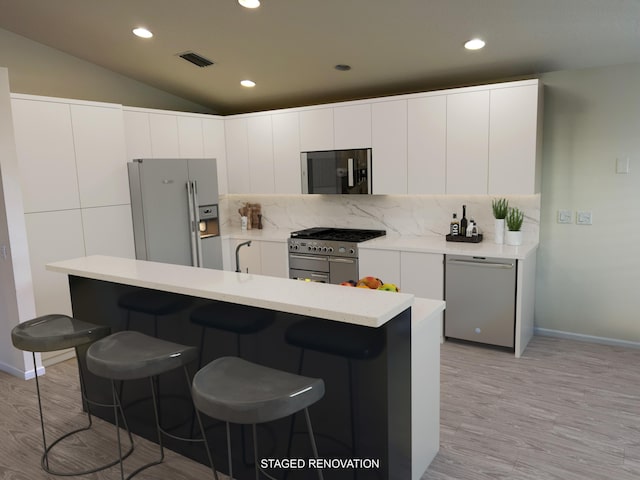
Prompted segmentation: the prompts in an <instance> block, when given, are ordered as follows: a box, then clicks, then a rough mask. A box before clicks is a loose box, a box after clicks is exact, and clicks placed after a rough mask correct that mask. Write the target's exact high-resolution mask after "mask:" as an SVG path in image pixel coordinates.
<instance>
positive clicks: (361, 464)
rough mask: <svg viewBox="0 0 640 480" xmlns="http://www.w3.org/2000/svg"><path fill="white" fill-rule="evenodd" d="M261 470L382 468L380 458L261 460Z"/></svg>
mask: <svg viewBox="0 0 640 480" xmlns="http://www.w3.org/2000/svg"><path fill="white" fill-rule="evenodd" d="M260 468H291V469H303V468H323V469H345V470H348V469H365V470H372V469H377V468H380V459H378V458H261V459H260Z"/></svg>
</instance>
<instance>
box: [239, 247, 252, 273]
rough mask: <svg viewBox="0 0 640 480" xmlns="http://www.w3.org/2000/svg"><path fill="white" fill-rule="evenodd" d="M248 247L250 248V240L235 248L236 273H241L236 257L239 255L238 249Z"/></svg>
mask: <svg viewBox="0 0 640 480" xmlns="http://www.w3.org/2000/svg"><path fill="white" fill-rule="evenodd" d="M245 245H246V246H247V247H250V246H251V240H249V241H247V242H242V243H241V244H239V245H238V246H237V247H236V272H241V271H242V270H240V258H239V256H238V254H239V253H240V247H244V246H245Z"/></svg>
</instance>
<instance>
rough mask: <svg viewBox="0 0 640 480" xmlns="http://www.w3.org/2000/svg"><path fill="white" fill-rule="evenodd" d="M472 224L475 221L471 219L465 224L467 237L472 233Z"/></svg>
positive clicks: (473, 224)
mask: <svg viewBox="0 0 640 480" xmlns="http://www.w3.org/2000/svg"><path fill="white" fill-rule="evenodd" d="M474 226H475V223H474V222H473V219H471V220H469V224H468V225H467V233H466V236H467V237H468V238H471V236H472V235H473V227H474Z"/></svg>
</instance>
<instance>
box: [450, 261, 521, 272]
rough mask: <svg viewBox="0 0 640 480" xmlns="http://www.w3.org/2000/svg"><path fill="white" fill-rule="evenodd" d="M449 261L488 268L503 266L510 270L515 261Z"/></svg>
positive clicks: (453, 263)
mask: <svg viewBox="0 0 640 480" xmlns="http://www.w3.org/2000/svg"><path fill="white" fill-rule="evenodd" d="M447 263H449V264H451V265H465V266H466V265H469V266H474V267H486V268H502V269H505V270H510V269H512V268H513V267H514V264H513V263H497V262H479V261H477V260H456V259H452V260H447Z"/></svg>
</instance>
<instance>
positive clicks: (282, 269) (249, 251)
mask: <svg viewBox="0 0 640 480" xmlns="http://www.w3.org/2000/svg"><path fill="white" fill-rule="evenodd" d="M246 241H247V240H244V239H243V240H238V239H229V240H225V241H224V242H223V244H222V248H223V249H224V251H225V253H223V265H224V269H225V270H232V271H235V270H236V248H237V246H238V245H239V244H241V243H243V242H246ZM238 260H239V262H240V269H241V270H242V272H244V273H255V274H257V275H268V276H270V277H280V278H288V277H289V254H288V251H287V244H286V242H283V241H268V240H251V246H246V245H245V246H243V247H240V251H239V253H238Z"/></svg>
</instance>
